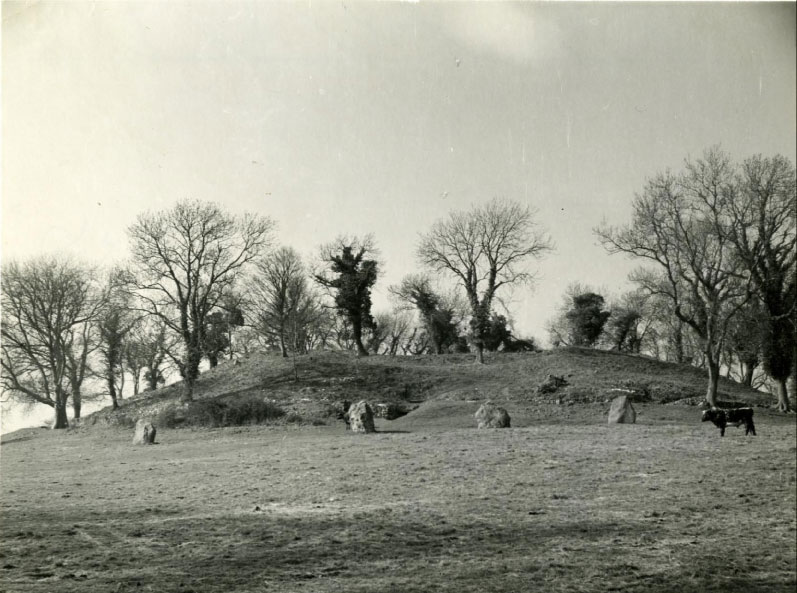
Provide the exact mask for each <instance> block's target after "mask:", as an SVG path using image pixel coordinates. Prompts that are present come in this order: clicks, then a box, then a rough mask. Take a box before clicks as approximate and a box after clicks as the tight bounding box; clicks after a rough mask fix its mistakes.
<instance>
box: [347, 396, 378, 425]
mask: <svg viewBox="0 0 797 593" xmlns="http://www.w3.org/2000/svg"><path fill="white" fill-rule="evenodd" d="M347 416H348V419H349V428H350V429H351V431H352V432H365V433H367V432H376V428H375V427H374V412H373V410H372V409H371V406H369V405H368V402H367V401H365V400H363V401H360V402H357V403H356V404H352V406H351V407H350V408H349V411H348V413H347Z"/></svg>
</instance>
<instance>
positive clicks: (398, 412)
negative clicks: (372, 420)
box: [373, 403, 409, 420]
mask: <svg viewBox="0 0 797 593" xmlns="http://www.w3.org/2000/svg"><path fill="white" fill-rule="evenodd" d="M373 412H374V416H376V417H377V418H384V419H385V420H395V419H396V418H401V417H402V416H406V415H407V413H408V412H409V410H407V409H406V408H405V407H404V406H402V405H401V404H396V403H389V404H382V403H379V404H374V405H373Z"/></svg>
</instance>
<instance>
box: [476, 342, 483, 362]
mask: <svg viewBox="0 0 797 593" xmlns="http://www.w3.org/2000/svg"><path fill="white" fill-rule="evenodd" d="M476 351H477V352H478V354H479V364H484V344H482V343H481V342H480V343H478V344H476Z"/></svg>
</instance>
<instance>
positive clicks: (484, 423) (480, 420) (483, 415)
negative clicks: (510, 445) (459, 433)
mask: <svg viewBox="0 0 797 593" xmlns="http://www.w3.org/2000/svg"><path fill="white" fill-rule="evenodd" d="M476 426H478V427H479V428H509V413H508V412H507V411H506V410H505V409H504V408H499V407H498V406H496V405H495V404H493V403H492V402H485V403H483V404H482V405H481V407H480V408H479V409H478V410H477V411H476Z"/></svg>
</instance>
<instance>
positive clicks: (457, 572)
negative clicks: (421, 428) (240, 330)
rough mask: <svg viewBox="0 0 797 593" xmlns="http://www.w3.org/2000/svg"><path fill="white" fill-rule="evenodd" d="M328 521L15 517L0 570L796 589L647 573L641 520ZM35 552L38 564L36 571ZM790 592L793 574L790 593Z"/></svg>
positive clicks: (169, 584) (390, 515) (693, 592)
mask: <svg viewBox="0 0 797 593" xmlns="http://www.w3.org/2000/svg"><path fill="white" fill-rule="evenodd" d="M319 506H320V505H319ZM474 510H475V511H478V509H474ZM322 512H323V514H320V513H322ZM333 513H335V511H334V510H333V509H324V510H323V511H319V514H316V515H313V514H312V513H311V514H307V513H305V514H302V515H291V514H282V513H276V512H273V511H269V510H266V511H263V512H257V513H252V514H247V515H231V516H225V517H198V518H196V517H191V518H183V517H180V516H172V517H163V518H162V519H161V520H154V518H153V517H152V516H147V517H146V518H142V517H137V516H130V515H121V516H118V517H116V518H114V519H111V518H109V519H106V520H104V521H102V523H86V522H85V521H81V519H80V518H79V517H70V516H69V514H68V513H59V514H53V515H48V516H46V517H44V516H38V517H37V518H36V523H35V524H32V523H31V521H32V520H31V519H28V520H15V519H14V518H11V520H6V521H5V523H6V525H5V526H4V535H3V540H4V541H3V549H4V552H5V558H4V563H6V566H10V567H12V568H10V569H7V570H4V571H3V572H4V577H6V578H8V579H9V581H8V582H12V581H13V582H14V583H16V584H18V585H23V586H22V587H21V590H25V591H49V590H52V589H48V587H52V585H53V583H52V582H41V583H39V582H38V581H39V580H40V579H41V575H40V574H39V573H40V570H41V567H42V561H41V559H43V558H45V557H47V558H53V557H58V558H61V559H62V561H63V563H62V564H61V565H60V566H46V567H45V568H47V569H48V577H52V578H58V579H60V581H59V583H60V584H59V588H58V590H59V591H61V592H62V593H72V592H77V591H81V593H84V592H86V591H121V592H123V591H133V590H138V591H142V590H150V589H149V588H152V590H162V591H195V592H200V591H201V592H221V591H234V590H257V591H260V590H261V588H262V590H279V591H283V590H285V591H287V590H290V591H294V590H307V591H314V592H317V593H321V592H325V591H340V590H345V591H350V592H366V591H367V592H369V593H381V592H388V591H396V592H398V591H402V592H403V593H412V592H415V591H418V592H419V591H448V592H453V591H458V592H459V591H462V592H476V591H479V592H481V591H484V592H490V591H513V592H524V591H582V592H583V591H633V592H639V593H641V592H643V591H647V592H654V593H664V592H671V591H681V592H683V593H698V592H705V591H716V592H719V591H747V592H755V593H764V592H773V593H774V592H775V591H784V590H788V585H789V583H787V582H784V580H783V579H782V578H781V579H780V580H778V579H777V574H776V575H775V576H772V574H773V573H771V572H769V573H768V572H763V573H762V574H761V575H760V577H759V576H754V575H745V574H743V573H742V574H738V573H741V572H742V571H743V570H744V566H746V565H745V564H744V563H742V564H740V565H739V566H741V567H742V568H741V569H738V568H737V569H735V570H736V571H737V574H734V575H732V576H729V575H728V573H727V568H728V567H730V566H734V560H735V559H734V558H728V557H727V554H726V555H725V557H724V559H722V560H717V559H714V556H711V555H709V550H706V552H705V553H704V552H702V550H700V551H697V554H695V552H696V550H695V549H694V548H692V549H691V551H688V550H685V551H684V552H683V555H684V557H683V559H682V560H681V562H680V563H679V562H678V561H676V562H674V563H673V562H672V561H670V562H666V561H665V563H664V564H665V565H666V566H662V564H661V563H658V562H655V561H651V556H650V549H649V548H648V547H647V546H637V548H638V549H632V548H629V547H628V546H627V545H626V546H619V547H617V548H614V546H613V544H614V542H618V541H624V542H633V541H641V540H642V539H644V538H645V537H646V536H650V525H646V524H644V523H640V522H617V521H598V520H594V521H586V522H585V521H580V522H576V521H571V522H559V523H553V524H551V523H546V522H545V519H544V518H540V517H526V516H519V517H517V518H516V520H514V521H512V522H511V523H510V522H506V521H498V522H496V523H490V522H487V521H484V520H479V519H474V520H473V521H472V522H468V523H451V522H448V521H446V520H445V518H443V516H441V515H435V514H433V513H408V512H407V511H391V510H390V509H389V508H387V509H382V510H381V511H379V512H378V513H377V512H367V513H366V512H354V515H353V516H344V515H342V514H333ZM45 525H46V526H47V529H46V531H44V530H43V529H42V526H45ZM32 528H34V529H32ZM35 528H38V529H39V531H36V530H35ZM87 542H88V543H87ZM34 548H35V549H36V551H35V554H36V556H37V557H38V558H39V560H35V559H32V555H31V554H32V553H33V550H34ZM64 550H69V552H68V554H66V555H65V554H64ZM739 555H740V556H742V555H743V551H740V552H739ZM654 560H655V559H654ZM75 567H79V568H80V570H79V571H77V572H76V571H75ZM81 575H87V576H85V577H83V576H81ZM81 578H87V579H89V580H88V581H82V582H81V581H80V579H81ZM75 579H77V580H75ZM73 580H74V585H73V584H72V583H73ZM89 583H91V587H88V586H87V585H88V584H89ZM793 584H794V581H793V575H792V583H791V585H792V586H791V590H793ZM142 587H143V588H142Z"/></svg>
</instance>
